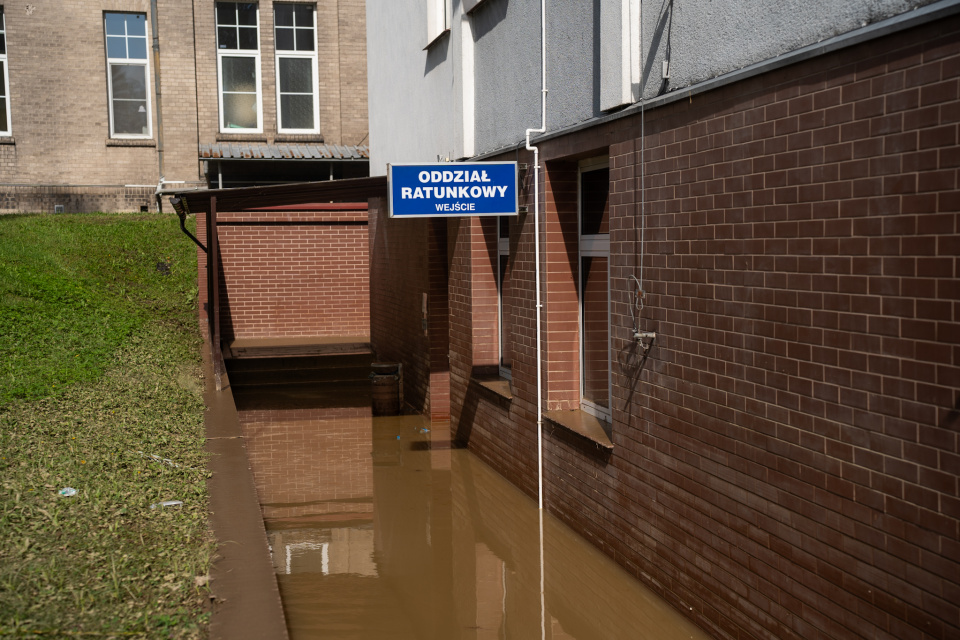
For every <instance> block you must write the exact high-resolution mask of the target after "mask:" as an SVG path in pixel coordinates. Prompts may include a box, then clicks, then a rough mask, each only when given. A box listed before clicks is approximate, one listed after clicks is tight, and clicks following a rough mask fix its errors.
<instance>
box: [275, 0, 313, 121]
mask: <svg viewBox="0 0 960 640" xmlns="http://www.w3.org/2000/svg"><path fill="white" fill-rule="evenodd" d="M273 14H274V24H275V30H276V45H277V69H276V71H277V113H278V116H279V123H278V127H277V129H278V131H280V132H281V133H319V132H320V109H319V104H318V100H317V29H316V11H314V7H313V5H308V4H275V5H273Z"/></svg>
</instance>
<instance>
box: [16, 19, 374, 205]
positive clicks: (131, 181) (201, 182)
mask: <svg viewBox="0 0 960 640" xmlns="http://www.w3.org/2000/svg"><path fill="white" fill-rule="evenodd" d="M273 4H274V3H273V2H271V1H269V0H267V1H262V2H260V3H258V5H259V16H260V17H259V24H260V76H261V92H260V104H261V109H262V113H263V129H262V133H259V134H241V135H237V134H233V135H226V134H221V133H219V128H218V121H219V106H218V94H217V91H218V88H217V55H216V47H217V44H216V28H215V5H216V2H215V1H214V0H157V1H156V11H157V27H158V36H159V37H158V39H159V49H160V53H159V61H160V62H159V76H160V79H161V83H160V95H159V96H158V95H157V91H156V84H155V81H156V75H157V72H158V69H157V65H156V64H155V57H154V56H153V55H148V57H149V94H150V111H151V133H152V135H151V137H150V138H149V139H136V140H121V139H111V137H110V115H109V91H108V84H107V61H106V53H105V36H104V17H103V14H104V12H108V11H109V12H114V11H116V12H131V13H142V14H145V15H146V18H147V43H148V52H149V51H150V49H149V47H150V45H151V44H152V27H153V25H152V18H151V2H150V0H63V1H57V0H34V1H33V2H31V3H29V4H20V3H18V4H15V5H14V4H10V3H3V0H0V6H2V7H3V11H4V16H5V20H6V34H7V57H8V70H9V80H10V115H11V123H12V135H11V136H10V137H0V211H51V212H52V211H54V207H55V206H56V205H63V207H64V211H68V212H69V211H87V210H103V211H131V210H134V211H135V210H138V209H140V208H141V207H143V206H146V207H148V208H149V209H150V210H153V209H154V208H155V207H156V202H157V201H156V198H155V197H154V191H155V185H157V184H158V182H159V180H160V178H161V175H162V177H163V178H164V179H165V180H166V181H167V182H172V183H174V184H173V185H171V187H175V188H183V187H188V188H189V187H194V186H196V187H206V186H208V177H207V175H206V174H205V173H204V172H205V170H208V169H211V167H209V165H207V164H205V163H203V162H201V161H200V159H199V154H198V146H199V145H200V144H202V143H207V144H209V143H214V142H218V141H220V142H237V143H247V142H258V143H268V144H273V143H275V142H277V143H283V142H293V141H296V142H325V143H327V144H338V145H340V144H343V145H356V144H359V143H361V142H362V141H363V139H364V138H365V137H366V133H367V91H366V84H367V80H366V54H365V49H366V47H365V27H364V4H363V2H362V1H360V0H321V1H320V2H318V3H317V4H316V5H315V6H316V7H317V41H318V43H317V45H318V47H317V54H318V76H319V78H318V80H319V82H318V84H319V93H318V98H319V104H320V135H316V136H278V135H277V92H276V80H275V76H276V74H275V68H276V67H275V55H274V45H273ZM158 105H159V107H158ZM158 109H159V111H158ZM158 113H159V115H160V118H158ZM161 151H162V154H161ZM161 155H162V169H161ZM214 177H215V175H214ZM148 187H153V188H148Z"/></svg>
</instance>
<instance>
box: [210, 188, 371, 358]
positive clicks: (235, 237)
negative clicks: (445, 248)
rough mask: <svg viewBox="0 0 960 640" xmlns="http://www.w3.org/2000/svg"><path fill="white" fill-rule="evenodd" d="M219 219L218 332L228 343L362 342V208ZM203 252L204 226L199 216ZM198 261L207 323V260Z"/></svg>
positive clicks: (365, 304)
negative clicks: (342, 339)
mask: <svg viewBox="0 0 960 640" xmlns="http://www.w3.org/2000/svg"><path fill="white" fill-rule="evenodd" d="M311 206H312V208H314V209H317V210H312V211H299V212H298V211H272V212H270V211H247V212H242V213H230V212H226V213H218V214H217V228H218V231H219V240H220V259H221V264H222V276H221V283H220V310H221V317H222V324H221V332H222V335H223V338H224V340H230V339H231V338H272V337H301V336H303V337H325V336H368V335H369V334H370V319H369V318H370V315H369V314H370V294H369V276H368V273H369V272H368V262H369V260H368V250H367V211H366V205H311ZM197 227H198V234H199V237H200V239H201V242H203V243H204V244H206V220H205V219H204V216H203V215H200V216H198V220H197ZM198 258H199V260H200V279H199V282H200V302H201V319H202V320H203V321H204V324H205V323H206V312H205V305H206V303H207V301H208V298H207V274H206V254H204V253H202V252H200V251H199V250H198Z"/></svg>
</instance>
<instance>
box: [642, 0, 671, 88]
mask: <svg viewBox="0 0 960 640" xmlns="http://www.w3.org/2000/svg"><path fill="white" fill-rule="evenodd" d="M672 33H673V0H663V4H662V5H660V17H659V18H658V19H657V26H656V28H655V29H654V32H653V40H651V41H650V47H649V48H648V49H647V51H646V53H645V56H646V61H645V62H646V64H645V65H644V67H643V72H642V74H641V78H640V87H641V91H642V88H643V87H646V86H647V80H649V78H650V74H651V72H652V71H653V64H654V63H655V62H656V61H657V51H659V50H660V45H661V43H662V42H663V40H664V34H666V44H665V45H664V51H663V59H664V60H666V61H667V62H668V63H669V61H670V56H671V53H672V52H671V47H670V36H671V34H672ZM669 85H670V80H669V78H664V79H663V82H661V83H660V88H659V89H658V90H657V95H658V96H660V95H663V94H664V93H666V92H667V88H668V87H669Z"/></svg>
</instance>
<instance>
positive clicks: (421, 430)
mask: <svg viewBox="0 0 960 640" xmlns="http://www.w3.org/2000/svg"><path fill="white" fill-rule="evenodd" d="M420 433H430V429H427V428H426V427H424V428H422V429H420Z"/></svg>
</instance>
